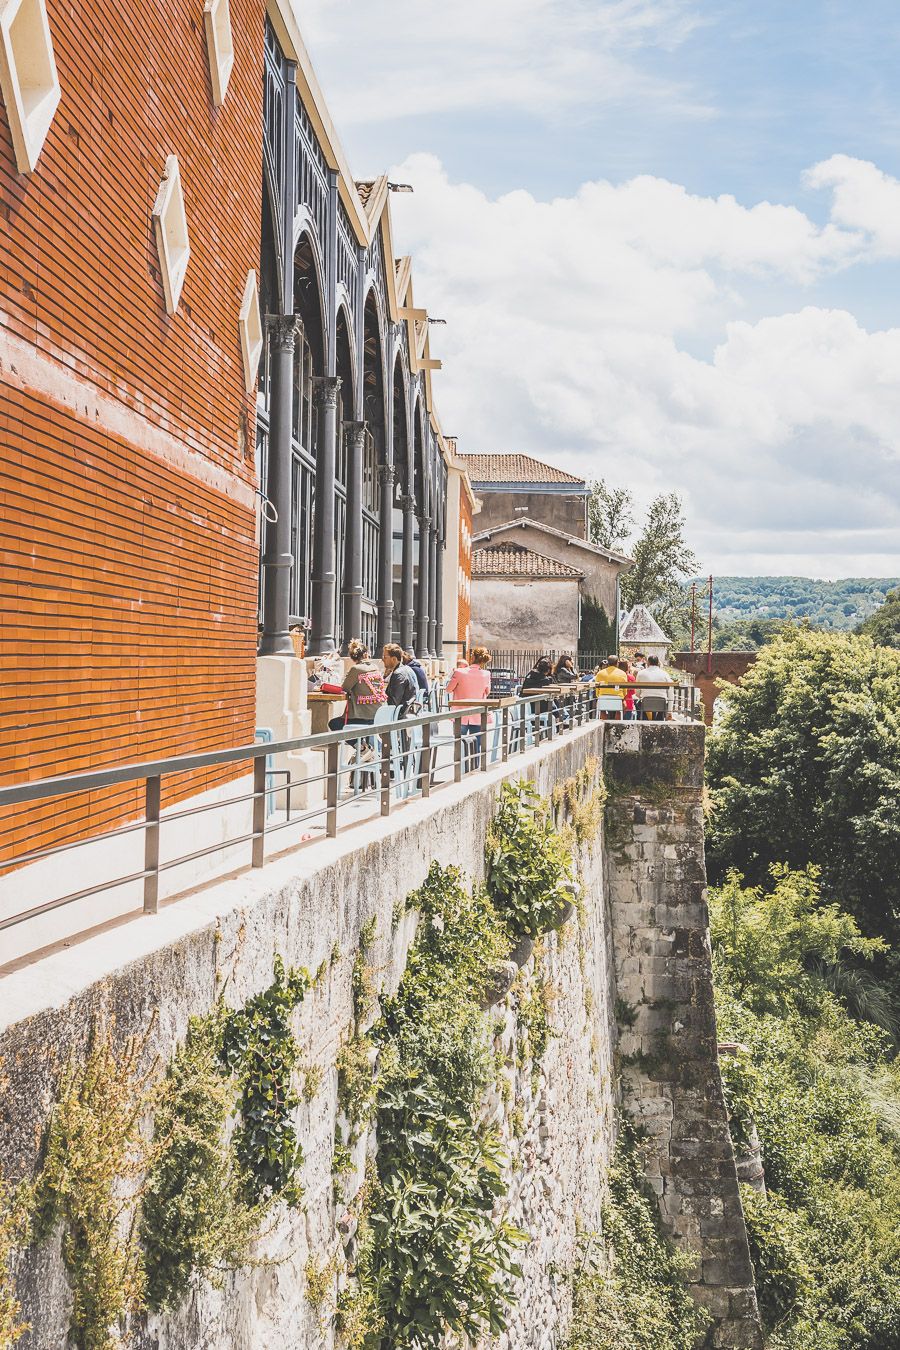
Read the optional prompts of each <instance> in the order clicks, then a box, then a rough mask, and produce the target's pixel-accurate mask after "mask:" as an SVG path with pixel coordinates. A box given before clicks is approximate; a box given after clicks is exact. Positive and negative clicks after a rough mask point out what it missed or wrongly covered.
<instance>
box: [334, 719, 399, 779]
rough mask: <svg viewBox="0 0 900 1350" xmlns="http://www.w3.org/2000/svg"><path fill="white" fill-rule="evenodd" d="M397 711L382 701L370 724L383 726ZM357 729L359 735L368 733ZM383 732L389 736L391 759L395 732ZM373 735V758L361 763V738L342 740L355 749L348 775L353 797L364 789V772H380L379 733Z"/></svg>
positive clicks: (372, 773)
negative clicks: (352, 763)
mask: <svg viewBox="0 0 900 1350" xmlns="http://www.w3.org/2000/svg"><path fill="white" fill-rule="evenodd" d="M399 711H400V709H399V708H393V707H391V705H390V704H389V703H382V704H381V705H380V706H379V707H378V708H376V709H375V719H374V721H373V722H372V726H373V727H383V726H385V725H386V724H387V723H390V722H396V720H397V714H398V713H399ZM359 731H360V733H361V736H362V735H366V736H368V735H369V732H368V731H367V730H366V728H365V727H360V728H359ZM383 734H385V735H388V736H390V737H391V758H392V759H393V753H394V746H393V741H394V734H395V733H392V732H386V733H383ZM374 736H375V758H374V759H373V760H372V761H371V763H369V764H363V763H361V761H360V756H361V754H362V750H361V746H362V740H361V739H360V740H358V741H356V742H352V741H345V742H344V744H345V745H348V746H351V747H353V748H355V749H356V751H357V755H356V763H355V767H354V769H353V773H352V774H351V775H350V785H351V787H352V789H353V795H354V797H357V796H358V795H359V794H360V792H362V791H364V788H363V785H362V780H363V775H364V774H368V775H370V776H371V777H375V776H376V775H377V774H379V773H380V772H381V733H379V732H377V731H376V732H375V733H374Z"/></svg>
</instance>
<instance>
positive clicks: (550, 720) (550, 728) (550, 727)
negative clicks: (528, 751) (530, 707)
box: [544, 698, 562, 741]
mask: <svg viewBox="0 0 900 1350" xmlns="http://www.w3.org/2000/svg"><path fill="white" fill-rule="evenodd" d="M544 707H545V708H546V709H547V740H548V741H552V740H553V737H554V736H555V735H556V727H555V725H554V722H555V718H554V716H553V699H552V698H548V699H547V702H546V703H545V704H544ZM560 709H562V704H560Z"/></svg>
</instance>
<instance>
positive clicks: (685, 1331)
mask: <svg viewBox="0 0 900 1350" xmlns="http://www.w3.org/2000/svg"><path fill="white" fill-rule="evenodd" d="M691 1265H692V1262H691V1258H690V1257H689V1256H687V1255H685V1254H684V1253H681V1252H678V1251H676V1250H675V1248H674V1247H673V1246H672V1244H671V1243H670V1242H669V1240H668V1239H667V1238H666V1237H665V1235H664V1234H663V1232H662V1229H661V1227H660V1222H659V1214H658V1210H657V1206H656V1200H655V1197H654V1196H653V1194H652V1192H650V1191H649V1188H648V1187H647V1185H646V1182H645V1181H644V1178H643V1169H642V1166H641V1162H640V1155H639V1151H638V1148H637V1144H636V1140H635V1138H634V1136H633V1134H631V1132H630V1131H625V1132H624V1133H623V1135H622V1136H621V1137H620V1142H619V1146H618V1148H617V1150H616V1156H615V1159H614V1161H613V1166H612V1167H611V1168H610V1173H609V1199H608V1201H607V1204H606V1206H605V1207H604V1211H603V1233H602V1235H600V1234H593V1235H590V1236H585V1237H584V1238H583V1240H582V1243H581V1249H580V1252H579V1256H578V1262H577V1266H576V1269H575V1271H574V1273H573V1278H572V1322H571V1325H570V1328H569V1336H568V1339H567V1341H566V1343H565V1350H660V1348H661V1347H662V1346H665V1350H694V1347H695V1346H696V1345H698V1344H699V1342H700V1337H701V1336H702V1334H703V1332H704V1331H705V1329H706V1328H707V1326H708V1325H709V1322H710V1317H709V1314H708V1313H707V1312H706V1310H705V1309H703V1308H699V1307H698V1306H697V1304H696V1303H695V1302H694V1300H693V1299H692V1297H691V1295H690V1292H689V1290H688V1285H687V1279H688V1274H689V1272H690V1269H691Z"/></svg>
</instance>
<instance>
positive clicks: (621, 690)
mask: <svg viewBox="0 0 900 1350" xmlns="http://www.w3.org/2000/svg"><path fill="white" fill-rule="evenodd" d="M618 661H619V658H618V657H617V656H608V657H607V658H606V665H605V666H604V667H603V668H601V667H599V666H598V668H597V670H596V671H595V672H594V685H595V688H596V691H597V697H598V698H621V699H622V701H623V706H624V700H625V695H626V694H627V693H628V675H627V673H626V672H625V671H624V670H621V669H620V668H619V665H618Z"/></svg>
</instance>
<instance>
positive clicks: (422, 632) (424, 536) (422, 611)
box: [416, 512, 431, 656]
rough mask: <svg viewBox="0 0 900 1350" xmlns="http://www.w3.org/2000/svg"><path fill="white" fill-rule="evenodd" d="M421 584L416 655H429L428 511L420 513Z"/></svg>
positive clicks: (429, 520) (418, 517)
mask: <svg viewBox="0 0 900 1350" xmlns="http://www.w3.org/2000/svg"><path fill="white" fill-rule="evenodd" d="M416 518H417V519H418V522H419V585H418V587H417V595H416V655H417V656H427V655H428V557H429V554H430V552H431V549H430V546H429V542H428V537H429V530H428V526H429V525H430V524H431V516H429V515H428V513H427V512H423V513H422V515H419V513H418V512H416Z"/></svg>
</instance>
